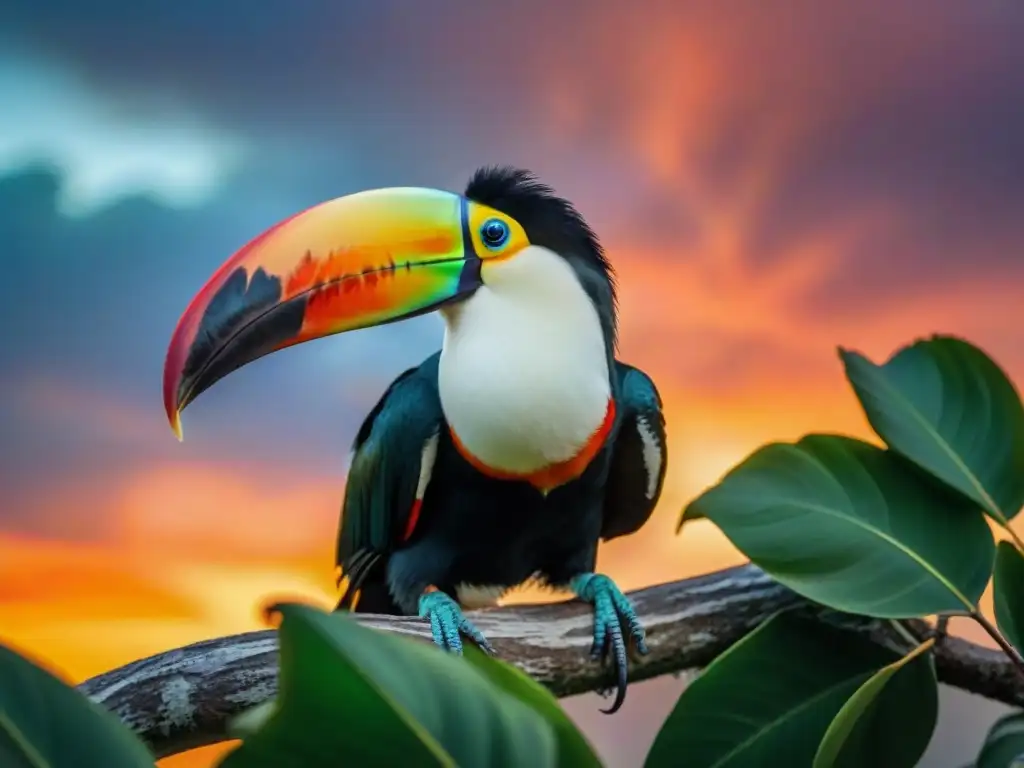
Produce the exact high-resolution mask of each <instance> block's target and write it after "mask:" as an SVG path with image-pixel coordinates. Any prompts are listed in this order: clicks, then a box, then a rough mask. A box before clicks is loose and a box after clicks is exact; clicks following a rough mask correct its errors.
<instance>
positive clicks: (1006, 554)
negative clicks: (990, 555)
mask: <svg viewBox="0 0 1024 768" xmlns="http://www.w3.org/2000/svg"><path fill="white" fill-rule="evenodd" d="M992 594H993V597H992V599H993V603H994V605H995V614H996V625H997V626H998V627H999V631H1000V632H1002V633H1003V637H1005V638H1006V639H1007V640H1009V641H1010V644H1011V645H1012V646H1013V647H1014V648H1016V649H1017V650H1018V651H1024V555H1021V553H1020V550H1018V549H1017V548H1016V547H1015V546H1013V544H1011V543H1010V542H1008V541H1001V542H999V547H998V548H997V549H996V568H995V575H994V577H993V579H992Z"/></svg>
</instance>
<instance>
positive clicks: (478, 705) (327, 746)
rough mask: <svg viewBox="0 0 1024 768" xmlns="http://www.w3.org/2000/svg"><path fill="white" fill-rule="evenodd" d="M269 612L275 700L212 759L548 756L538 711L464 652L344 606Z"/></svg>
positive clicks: (251, 762) (516, 761) (245, 764)
mask: <svg viewBox="0 0 1024 768" xmlns="http://www.w3.org/2000/svg"><path fill="white" fill-rule="evenodd" d="M276 610H277V611H279V612H280V613H281V616H282V621H281V626H280V629H279V632H278V634H279V643H280V654H281V672H280V679H279V693H278V696H277V698H276V702H275V705H274V706H273V707H267V708H264V709H263V712H262V714H263V715H264V716H265V717H260V718H257V720H263V723H262V726H261V727H259V729H258V731H256V733H254V734H252V735H250V736H248V737H247V738H246V739H245V741H244V742H243V743H242V745H241V746H240V747H238V748H237V749H236V750H234V751H233V752H231V753H229V754H228V755H227V756H226V757H225V759H224V760H223V761H222V762H221V765H222V766H226V767H228V768H249V767H250V766H260V767H262V768H271V767H272V768H289V766H296V767H298V766H303V768H306V767H308V768H318V767H319V766H324V767H325V768H327V767H330V768H335V766H337V765H338V764H339V760H340V761H343V762H344V764H346V765H416V766H458V765H490V766H495V767H496V768H502V767H503V768H517V767H518V766H524V767H528V768H534V767H536V768H544V766H550V767H551V768H554V766H556V765H557V755H558V743H557V741H556V737H555V733H554V731H553V730H552V727H551V726H550V725H549V723H548V721H547V720H546V719H545V718H544V717H543V716H542V715H541V714H539V713H538V712H537V711H536V709H535V708H532V707H529V706H527V705H525V704H523V703H522V702H521V701H519V700H518V699H516V698H515V697H513V696H510V695H509V694H508V693H506V692H505V691H504V690H502V689H501V688H499V687H497V686H495V685H493V684H492V683H491V682H490V680H489V679H488V678H487V677H486V676H484V675H483V674H481V673H480V672H479V671H478V669H477V668H476V667H475V666H474V665H473V664H470V663H467V662H466V660H465V659H464V658H459V657H457V656H454V655H452V654H449V653H446V652H444V651H441V650H440V649H438V648H436V647H434V646H432V645H429V644H428V643H423V642H421V641H416V640H411V639H408V638H402V637H399V636H396V635H390V634H387V633H384V632H378V631H376V630H372V629H367V628H366V627H362V626H360V625H359V624H358V623H357V622H355V621H353V620H352V619H351V618H349V617H347V616H345V615H344V614H340V613H331V614H328V613H324V612H323V611H320V610H318V609H315V608H311V607H308V606H303V605H297V604H284V605H281V606H278V607H277V608H276ZM266 715H269V716H266ZM250 725H251V724H250Z"/></svg>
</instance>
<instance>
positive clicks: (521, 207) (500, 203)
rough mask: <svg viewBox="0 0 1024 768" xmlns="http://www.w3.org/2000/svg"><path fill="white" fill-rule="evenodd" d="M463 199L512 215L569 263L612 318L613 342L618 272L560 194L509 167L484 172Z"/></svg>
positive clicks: (533, 237) (472, 181) (534, 238)
mask: <svg viewBox="0 0 1024 768" xmlns="http://www.w3.org/2000/svg"><path fill="white" fill-rule="evenodd" d="M465 196H466V197H467V198H469V199H470V200H472V201H473V202H476V203H481V204H483V205H487V206H490V207H491V208H494V209H495V210H497V211H501V212H502V213H505V214H508V215H509V216H511V217H512V218H514V219H515V220H516V221H518V222H519V223H520V224H521V225H522V226H523V229H525V230H526V235H527V237H529V238H530V242H531V243H533V244H534V245H539V246H543V247H544V248H548V249H549V250H552V251H554V252H555V253H557V254H559V255H561V256H563V257H564V258H565V259H567V260H568V261H569V262H570V263H571V264H572V265H573V266H574V268H576V270H577V272H578V273H579V274H580V278H581V281H582V282H583V284H584V288H586V289H587V292H588V293H590V294H591V297H592V298H593V299H594V300H595V303H596V304H597V305H598V310H599V311H601V312H602V314H604V312H607V313H608V315H609V317H608V318H607V321H608V322H609V323H610V326H611V327H610V328H609V330H610V331H611V333H612V338H614V333H615V315H616V311H615V309H616V307H615V304H616V297H615V275H614V271H613V269H612V266H611V263H610V262H609V261H608V258H607V257H606V256H605V253H604V249H603V248H602V247H601V243H600V241H599V240H598V239H597V235H596V234H595V233H594V230H592V229H591V228H590V225H588V224H587V222H586V221H585V220H584V218H583V216H582V215H581V214H580V212H579V211H577V210H576V207H575V206H574V205H573V204H572V203H570V202H569V201H568V200H566V199H564V198H562V197H559V196H558V195H556V194H555V192H554V190H553V189H552V188H551V187H549V186H548V185H547V184H544V183H543V182H541V181H539V180H538V179H537V177H536V176H534V175H533V174H532V173H531V172H530V171H527V170H523V169H520V168H513V167H511V166H485V167H483V168H480V169H479V170H477V171H476V172H475V173H474V174H473V176H472V178H470V180H469V183H468V184H467V185H466V192H465ZM595 281H596V283H597V284H595ZM602 305H605V306H602ZM613 343H614V342H613Z"/></svg>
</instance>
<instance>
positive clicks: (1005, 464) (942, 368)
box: [839, 336, 1024, 525]
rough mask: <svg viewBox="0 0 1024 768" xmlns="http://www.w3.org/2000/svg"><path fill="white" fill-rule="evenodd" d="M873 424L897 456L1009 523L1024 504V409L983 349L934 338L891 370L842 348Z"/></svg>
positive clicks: (904, 352) (900, 357)
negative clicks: (911, 462)
mask: <svg viewBox="0 0 1024 768" xmlns="http://www.w3.org/2000/svg"><path fill="white" fill-rule="evenodd" d="M839 356H840V358H841V359H842V361H843V364H844V366H845V367H846V377H847V378H848V379H849V381H850V384H851V385H852V386H853V389H854V391H855V392H856V393H857V397H858V399H859V400H860V402H861V405H862V406H863V407H864V413H865V414H866V415H867V418H868V422H869V423H870V424H871V427H872V428H873V429H874V430H875V432H877V433H878V435H879V437H881V438H882V439H883V440H884V441H885V443H886V444H887V445H888V446H889V447H890V448H892V449H893V450H894V451H896V452H898V453H900V454H902V455H904V456H906V457H907V458H908V459H910V460H911V461H913V462H914V463H915V464H917V465H918V466H920V467H922V468H923V469H925V470H926V471H928V472H929V473H931V474H932V475H934V476H935V477H936V478H938V479H939V480H941V481H942V482H943V483H945V484H946V485H948V486H949V487H951V488H953V489H955V490H957V491H959V492H960V493H962V494H964V495H965V496H966V497H967V498H969V499H971V500H973V501H974V502H976V503H977V504H979V505H980V506H981V507H982V508H983V509H984V510H985V511H986V512H988V514H989V515H991V516H992V517H993V518H994V519H995V520H996V521H997V522H999V523H1001V524H1002V525H1006V524H1007V522H1008V521H1009V520H1011V519H1013V517H1014V516H1015V515H1016V514H1017V513H1018V512H1019V511H1020V509H1021V505H1024V472H1022V471H1021V468H1022V467H1024V405H1022V404H1021V400H1020V396H1019V395H1018V393H1017V390H1016V389H1015V388H1014V386H1013V383H1012V382H1011V381H1010V380H1009V379H1008V378H1007V376H1006V374H1005V373H1004V372H1003V371H1002V370H1001V369H1000V368H999V366H998V365H996V363H995V362H993V361H992V360H991V358H989V357H988V356H987V355H986V354H985V353H984V352H982V351H981V350H980V349H978V348H977V347H975V346H973V345H972V344H969V343H968V342H966V341H963V340H961V339H957V338H953V337H950V336H933V337H932V338H930V339H928V340H925V341H918V342H916V343H914V344H912V345H910V346H907V347H904V348H903V349H901V350H899V351H898V352H897V353H896V354H895V355H894V356H893V357H892V358H891V359H890V360H889V361H888V362H886V363H885V364H884V365H875V364H874V363H873V362H871V361H870V360H868V359H867V358H865V357H864V356H863V355H860V354H858V353H857V352H851V351H847V350H844V349H840V350H839Z"/></svg>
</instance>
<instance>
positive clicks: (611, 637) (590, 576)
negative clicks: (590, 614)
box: [569, 573, 648, 715]
mask: <svg viewBox="0 0 1024 768" xmlns="http://www.w3.org/2000/svg"><path fill="white" fill-rule="evenodd" d="M569 586H570V587H571V589H572V591H573V593H574V594H575V595H576V596H577V597H578V598H580V600H585V601H586V602H588V603H590V604H591V605H593V606H594V644H593V645H592V646H591V648H590V656H591V658H593V659H595V660H598V659H599V660H600V661H601V663H602V664H605V663H607V661H608V655H609V651H610V652H611V655H612V658H613V660H614V663H615V675H616V693H615V701H614V702H613V703H612V705H611V707H609V708H608V709H602V710H601V711H602V712H604V713H605V714H609V715H610V714H612V713H613V712H617V711H618V710H619V707H621V706H622V703H623V702H624V701H625V700H626V686H627V679H626V671H627V667H628V660H627V654H626V639H625V637H624V635H623V624H625V626H626V628H627V629H628V631H629V638H630V639H631V640H632V641H633V642H634V643H635V644H636V650H637V653H640V654H645V653H647V650H648V649H647V641H646V639H645V633H644V628H643V626H641V624H640V619H638V618H637V615H636V611H635V610H634V609H633V605H632V603H630V602H629V599H628V598H627V597H626V596H625V595H624V594H622V591H621V590H620V589H619V588H618V587H617V586H615V582H613V581H612V580H611V579H610V578H608V577H607V576H605V575H603V574H599V573H584V574H582V575H580V576H577V577H576V578H574V579H573V580H572V581H571V582H570V584H569Z"/></svg>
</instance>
